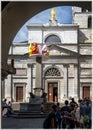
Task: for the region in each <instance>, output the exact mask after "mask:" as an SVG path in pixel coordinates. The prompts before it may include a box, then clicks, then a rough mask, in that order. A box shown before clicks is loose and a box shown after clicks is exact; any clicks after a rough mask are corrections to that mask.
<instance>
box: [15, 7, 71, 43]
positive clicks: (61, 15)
mask: <svg viewBox="0 0 93 130" xmlns="http://www.w3.org/2000/svg"><path fill="white" fill-rule="evenodd" d="M53 8H54V9H55V10H56V19H57V21H58V22H59V23H60V24H71V23H72V7H71V6H57V7H53ZM51 9H52V8H49V9H47V10H44V11H42V12H40V13H38V14H37V15H35V16H33V17H32V18H30V19H29V20H28V21H27V22H26V23H25V24H24V25H23V26H22V27H21V28H20V29H19V31H18V33H17V34H16V36H15V37H14V39H13V42H23V41H27V40H28V30H27V27H26V26H27V25H28V24H31V23H41V24H45V23H48V22H49V20H50V18H51V13H50V12H51Z"/></svg>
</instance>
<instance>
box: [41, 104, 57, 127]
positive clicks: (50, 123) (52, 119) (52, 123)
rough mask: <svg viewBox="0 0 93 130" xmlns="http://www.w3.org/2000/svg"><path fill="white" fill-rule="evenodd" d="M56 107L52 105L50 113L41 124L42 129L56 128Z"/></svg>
mask: <svg viewBox="0 0 93 130" xmlns="http://www.w3.org/2000/svg"><path fill="white" fill-rule="evenodd" d="M56 111H57V106H56V105H55V104H53V105H52V107H51V111H50V112H49V114H48V116H47V117H46V119H45V120H44V122H43V128H44V129H55V128H57V118H56Z"/></svg>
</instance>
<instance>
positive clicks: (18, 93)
mask: <svg viewBox="0 0 93 130" xmlns="http://www.w3.org/2000/svg"><path fill="white" fill-rule="evenodd" d="M16 101H17V102H23V86H17V87H16Z"/></svg>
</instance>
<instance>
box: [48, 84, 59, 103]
mask: <svg viewBox="0 0 93 130" xmlns="http://www.w3.org/2000/svg"><path fill="white" fill-rule="evenodd" d="M57 99H58V83H57V82H49V83H48V101H49V102H57Z"/></svg>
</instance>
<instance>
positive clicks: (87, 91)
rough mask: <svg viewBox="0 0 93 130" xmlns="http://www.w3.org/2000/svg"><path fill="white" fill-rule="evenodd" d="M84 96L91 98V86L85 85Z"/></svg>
mask: <svg viewBox="0 0 93 130" xmlns="http://www.w3.org/2000/svg"><path fill="white" fill-rule="evenodd" d="M83 98H90V87H88V86H84V87H83Z"/></svg>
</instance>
